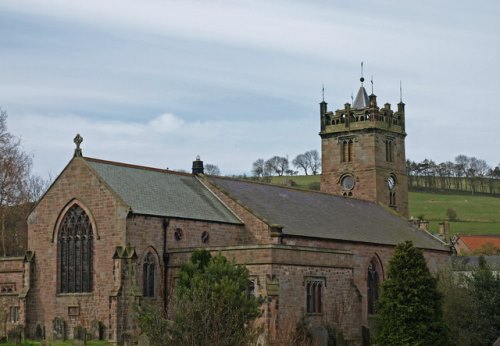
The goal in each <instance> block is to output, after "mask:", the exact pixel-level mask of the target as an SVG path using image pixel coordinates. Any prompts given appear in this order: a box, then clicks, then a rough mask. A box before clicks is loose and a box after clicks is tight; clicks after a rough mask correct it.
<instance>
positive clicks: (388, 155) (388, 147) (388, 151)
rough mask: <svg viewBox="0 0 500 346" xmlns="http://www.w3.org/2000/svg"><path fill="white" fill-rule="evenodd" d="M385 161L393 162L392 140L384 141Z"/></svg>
mask: <svg viewBox="0 0 500 346" xmlns="http://www.w3.org/2000/svg"><path fill="white" fill-rule="evenodd" d="M385 160H386V161H387V162H394V141H393V140H392V139H386V141H385Z"/></svg>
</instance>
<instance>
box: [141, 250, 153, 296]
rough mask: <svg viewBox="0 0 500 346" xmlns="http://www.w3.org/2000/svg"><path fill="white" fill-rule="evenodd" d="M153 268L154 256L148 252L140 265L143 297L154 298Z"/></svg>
mask: <svg viewBox="0 0 500 346" xmlns="http://www.w3.org/2000/svg"><path fill="white" fill-rule="evenodd" d="M155 267H156V265H155V259H154V255H153V254H152V253H151V252H148V253H147V255H146V257H144V263H143V264H142V295H143V296H144V297H154V296H155Z"/></svg>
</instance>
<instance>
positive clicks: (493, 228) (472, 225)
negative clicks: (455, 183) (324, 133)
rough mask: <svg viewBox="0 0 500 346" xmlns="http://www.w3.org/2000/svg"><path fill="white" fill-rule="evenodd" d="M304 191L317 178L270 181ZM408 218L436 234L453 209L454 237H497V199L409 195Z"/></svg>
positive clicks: (499, 210) (499, 214)
mask: <svg viewBox="0 0 500 346" xmlns="http://www.w3.org/2000/svg"><path fill="white" fill-rule="evenodd" d="M287 182H288V185H290V184H291V185H293V186H295V187H298V188H303V189H310V188H312V189H314V188H315V187H317V186H318V184H319V175H315V176H314V175H309V176H294V177H273V178H272V183H273V184H280V185H281V184H287ZM409 204H410V215H411V216H413V217H415V218H417V217H419V216H423V217H424V218H425V219H426V220H428V221H429V227H430V230H431V231H433V232H437V231H438V228H439V222H442V221H443V220H445V219H446V210H447V209H448V208H451V209H454V210H455V211H456V213H457V221H454V222H451V223H450V225H451V226H450V229H451V232H452V233H453V234H456V233H460V234H500V198H498V197H486V196H477V195H476V196H473V195H471V194H444V193H435V192H421V191H420V192H410V193H409Z"/></svg>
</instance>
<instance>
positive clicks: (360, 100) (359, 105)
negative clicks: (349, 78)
mask: <svg viewBox="0 0 500 346" xmlns="http://www.w3.org/2000/svg"><path fill="white" fill-rule="evenodd" d="M368 104H369V103H368V94H367V93H366V90H365V87H364V86H361V87H360V88H359V90H358V94H357V95H356V98H355V99H354V102H353V104H352V108H353V109H363V108H366V107H368Z"/></svg>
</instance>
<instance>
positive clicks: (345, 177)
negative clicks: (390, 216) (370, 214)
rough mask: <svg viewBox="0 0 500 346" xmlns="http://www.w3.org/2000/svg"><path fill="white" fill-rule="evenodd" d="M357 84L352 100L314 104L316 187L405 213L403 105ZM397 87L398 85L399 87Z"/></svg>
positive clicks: (406, 208) (405, 183) (406, 209)
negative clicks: (332, 105) (331, 107)
mask: <svg viewBox="0 0 500 346" xmlns="http://www.w3.org/2000/svg"><path fill="white" fill-rule="evenodd" d="M364 80H365V79H364V78H363V75H362V74H361V79H360V81H361V86H360V88H359V91H358V93H357V95H356V98H355V99H354V101H353V104H352V105H351V104H349V103H346V104H345V105H344V108H342V109H337V110H336V111H335V112H332V111H328V109H327V103H326V102H325V100H324V99H323V101H322V102H321V103H320V116H321V117H320V119H321V131H320V133H319V135H320V137H321V154H322V155H321V160H322V162H321V163H322V173H321V191H323V192H327V193H332V194H335V195H341V196H346V197H352V198H359V199H364V200H368V201H373V202H377V203H380V204H382V205H385V206H387V207H390V208H392V209H394V210H395V211H397V212H398V213H400V214H401V215H402V216H404V217H408V178H407V175H406V158H405V137H406V132H405V104H404V103H403V100H402V97H401V99H400V102H399V103H398V105H397V106H398V109H397V111H393V110H392V109H391V105H390V104H389V103H386V104H385V105H384V107H382V108H379V107H378V105H377V97H376V96H375V94H373V81H371V83H372V92H371V94H370V96H368V94H367V92H366V90H365V87H364V85H363V84H364ZM400 91H401V90H400Z"/></svg>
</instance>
